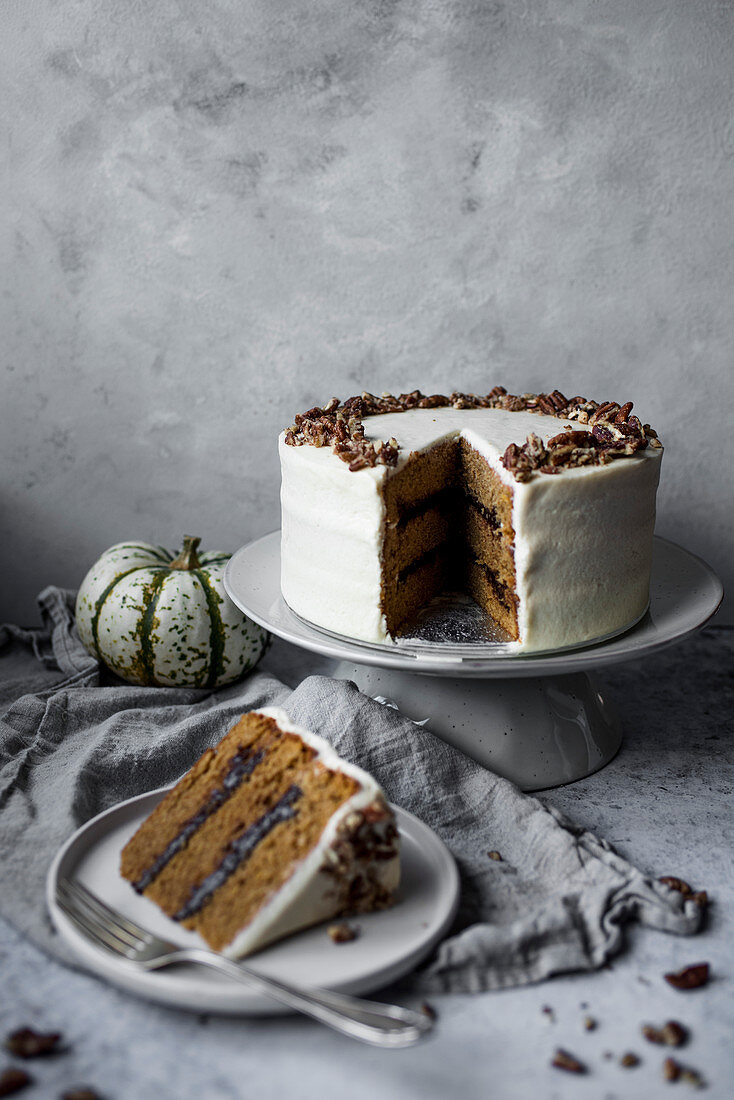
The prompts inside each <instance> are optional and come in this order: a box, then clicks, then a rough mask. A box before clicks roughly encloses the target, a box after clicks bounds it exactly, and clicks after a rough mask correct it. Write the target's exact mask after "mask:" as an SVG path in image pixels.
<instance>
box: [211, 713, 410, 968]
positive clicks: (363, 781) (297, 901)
mask: <svg viewBox="0 0 734 1100" xmlns="http://www.w3.org/2000/svg"><path fill="white" fill-rule="evenodd" d="M257 713H258V714H263V715H265V717H266V718H273V719H274V720H275V721H276V722H277V724H278V726H279V727H280V729H282V730H283V731H284V732H286V733H295V734H297V735H298V736H299V737H301V738H302V739H303V740H304V741H305V742H306V743H307V744H308V745H310V746H311V747H312V748H313V749H315V750H316V754H317V755H316V761H317V762H319V763H321V764H323V766H324V767H325V768H328V769H329V770H331V771H336V772H341V773H342V774H344V775H348V776H350V777H351V778H352V779H355V780H356V781H357V782H358V783H359V784H360V789H359V790H358V791H357V792H356V793H355V794H353V795H352V797H351V798H349V799H348V800H347V801H346V802H345V803H344V804H343V805H342V806H340V807H339V809H338V810H337V811H336V812H335V813H334V814H333V815H332V817H331V818H330V819H329V822H328V824H327V826H326V828H325V829H324V831H323V833H322V834H321V837H320V838H319V842H318V844H317V845H316V846H315V847H314V848H313V849H312V850H311V852H310V853H309V854H308V855H307V856H306V858H305V859H304V860H303V861H302V862H301V863H300V864H299V865H298V866H297V867H296V869H295V871H294V872H293V874H292V875H291V877H290V878H289V879H288V881H287V882H286V883H284V885H283V886H282V887H281V889H280V890H278V891H277V892H276V893H275V894H274V895H273V897H272V898H271V899H270V901H268V902H267V903H266V904H265V905H264V906H263V907H262V908H261V909H260V911H259V912H258V913H257V915H256V916H255V918H254V920H252V921H251V922H250V924H248V925H247V927H246V928H244V929H243V930H242V931H241V932H240V933H239V934H238V935H237V936H235V938H234V939H233V940H232V942H231V943H230V944H228V946H227V947H226V948H225V949H224V951H223V952H222V954H224V955H227V956H229V957H230V958H233V959H235V958H241V957H242V956H243V955H249V954H250V953H251V952H253V951H256V950H257V949H258V948H260V947H264V946H265V945H266V944H268V943H272V942H273V941H274V940H277V939H281V938H282V937H283V936H287V935H290V934H291V933H292V932H296V931H298V929H300V928H307V927H309V925H312V924H317V923H318V922H319V921H322V920H327V919H328V918H329V917H331V916H334V915H335V913H336V912H338V909H339V905H338V904H335V899H336V895H335V891H334V879H333V876H332V875H330V874H324V873H323V871H322V868H323V866H324V863H325V860H326V852H327V849H329V848H330V847H331V845H332V844H333V843H334V841H335V839H336V836H337V832H338V830H339V827H340V826H341V825H342V823H343V822H344V821H345V820H346V818H347V817H348V816H349V814H351V813H353V812H354V811H355V810H363V809H364V808H365V807H366V806H369V805H370V803H371V802H374V801H375V799H377V798H383V799H384V798H385V796H384V794H383V792H382V789H381V788H380V786H379V785H378V784H377V783H376V782H375V780H374V779H373V778H372V776H371V775H370V774H369V773H368V772H366V771H363V770H362V768H358V767H357V766H356V764H350V763H349V762H348V761H347V760H342V759H341V757H340V756H339V755H338V754H337V753H336V752H335V750H334V749H333V747H332V746H331V745H330V744H329V742H328V741H325V740H324V739H323V737H318V736H317V735H316V734H315V733H312V732H311V731H310V730H306V729H303V728H302V727H301V726H296V725H295V724H294V723H293V722H291V720H290V718H289V717H288V715H287V714H286V713H285V711H284V710H282V709H281V708H280V707H261V708H260V710H259V711H257ZM370 866H371V869H372V872H373V877H374V878H375V880H376V881H378V882H379V883H380V885H382V886H383V887H384V889H385V890H387V891H392V890H394V889H396V888H397V885H398V880H399V877H400V860H399V857H398V856H397V855H396V856H395V858H394V859H390V860H382V861H380V863H379V864H374V865H370Z"/></svg>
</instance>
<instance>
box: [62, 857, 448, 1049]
mask: <svg viewBox="0 0 734 1100" xmlns="http://www.w3.org/2000/svg"><path fill="white" fill-rule="evenodd" d="M56 902H57V904H58V906H59V908H60V909H61V910H62V911H63V912H64V913H65V914H66V916H67V917H68V918H69V919H70V920H71V921H72V923H73V924H75V925H76V927H77V928H78V929H79V930H80V931H81V932H83V933H84V935H85V936H87V938H88V939H89V940H91V942H92V943H93V944H95V945H96V946H97V947H100V948H103V949H104V950H106V951H108V952H110V953H111V954H112V955H119V956H120V957H122V958H123V959H127V960H128V962H130V963H131V964H133V965H135V966H137V967H139V968H140V969H142V970H158V969H160V968H161V967H164V966H170V965H172V964H174V963H186V962H189V963H199V964H201V965H202V966H210V967H212V968H213V969H214V970H219V971H220V973H222V974H226V975H227V977H229V978H234V979H235V981H238V982H244V983H245V984H246V985H248V986H250V988H251V989H256V990H258V991H259V992H261V993H266V994H267V995H268V996H269V997H272V998H273V1000H275V1001H279V1002H280V1003H281V1004H283V1005H287V1006H288V1008H293V1009H295V1010H296V1011H297V1012H303V1013H305V1014H306V1015H307V1016H312V1017H313V1018H314V1019H315V1020H318V1021H319V1022H320V1023H322V1024H326V1025H327V1026H328V1027H332V1028H334V1030H335V1031H341V1032H342V1033H343V1034H344V1035H349V1036H351V1038H353V1039H361V1041H362V1042H363V1043H371V1044H373V1045H374V1046H382V1047H406V1046H410V1045H412V1044H413V1043H415V1042H417V1041H418V1040H419V1039H420V1038H422V1037H423V1036H424V1035H426V1034H427V1033H428V1032H429V1031H430V1030H431V1028H432V1027H433V1020H432V1019H431V1017H430V1016H428V1014H427V1013H425V1012H415V1011H413V1010H412V1009H409V1008H402V1007H400V1006H399V1005H385V1004H380V1003H379V1002H377V1001H365V1000H362V999H361V998H359V997H350V996H347V995H346V994H343V993H332V992H330V991H329V990H326V989H301V988H299V987H297V986H293V985H286V983H285V982H281V981H279V980H276V979H275V978H268V977H266V976H265V975H264V974H261V973H260V972H259V971H257V970H252V969H250V967H245V966H241V965H240V964H239V963H235V962H232V961H231V960H230V959H226V958H224V956H223V955H217V954H215V952H213V951H207V950H205V949H204V948H197V947H179V946H177V945H176V944H175V943H170V942H169V941H168V940H162V939H160V938H159V937H158V936H154V935H153V933H152V932H149V931H148V930H147V929H145V928H142V927H141V926H140V925H139V924H136V923H135V921H133V920H131V919H130V918H129V917H125V916H123V914H122V913H118V912H117V911H116V910H114V909H112V908H110V906H109V905H107V904H106V903H105V902H104V901H102V899H101V898H99V897H97V896H96V894H93V893H92V892H91V890H88V889H87V887H86V886H84V885H83V884H82V883H81V882H79V881H78V880H71V879H63V878H62V879H59V880H58V883H57V886H56Z"/></svg>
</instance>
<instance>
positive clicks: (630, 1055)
mask: <svg viewBox="0 0 734 1100" xmlns="http://www.w3.org/2000/svg"><path fill="white" fill-rule="evenodd" d="M619 1064H620V1066H621V1067H622V1069H634V1068H635V1066H639V1064H640V1059H639V1058H638V1057H637V1055H636V1054H635V1053H634V1051H632V1050H628V1051H627V1053H626V1054H623V1055H622V1057H621V1058H620V1059H619Z"/></svg>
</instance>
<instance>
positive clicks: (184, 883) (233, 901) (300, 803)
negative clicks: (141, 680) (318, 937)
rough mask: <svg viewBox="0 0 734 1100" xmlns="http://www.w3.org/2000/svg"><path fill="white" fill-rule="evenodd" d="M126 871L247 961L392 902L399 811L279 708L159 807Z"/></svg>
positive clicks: (232, 739) (255, 714) (233, 737)
mask: <svg viewBox="0 0 734 1100" xmlns="http://www.w3.org/2000/svg"><path fill="white" fill-rule="evenodd" d="M120 870H121V874H122V876H123V878H126V879H128V880H129V881H130V882H131V884H132V886H133V888H134V889H135V890H136V891H137V892H138V893H139V894H143V895H144V896H145V897H147V898H149V899H150V900H151V901H154V902H155V903H156V904H157V905H158V906H160V908H161V909H162V910H163V912H164V913H166V915H167V916H169V917H170V918H171V919H172V920H174V921H177V922H179V923H180V924H182V925H183V926H184V927H185V928H188V929H190V930H193V931H196V932H198V933H199V934H200V935H201V936H202V937H203V939H204V940H206V942H207V943H208V944H209V946H210V947H212V948H213V949H214V950H216V951H221V952H222V953H223V954H225V955H229V956H230V957H233V958H237V957H240V956H243V955H247V954H250V953H251V952H253V951H255V950H257V949H258V948H260V947H263V946H265V945H266V944H268V943H271V942H273V941H274V940H277V939H281V938H282V937H284V936H287V935H290V934H291V933H292V932H295V931H297V930H299V929H302V928H306V927H308V926H309V925H312V924H316V923H318V922H320V921H323V920H327V919H330V918H332V917H335V916H338V915H340V914H344V913H364V912H369V911H371V910H375V909H383V908H385V907H387V906H388V905H390V904H391V902H392V900H393V895H394V892H395V890H396V888H397V885H398V880H399V874H400V860H399V846H398V832H397V828H396V825H395V817H394V814H393V812H392V810H391V809H390V807H389V806H388V804H387V802H386V800H385V797H384V794H383V792H382V791H381V789H380V787H379V786H378V785H377V783H376V782H375V780H374V779H373V778H372V777H371V776H370V775H369V774H368V773H367V772H365V771H363V770H362V769H361V768H358V767H356V766H355V765H353V764H350V763H348V762H347V761H345V760H342V759H341V758H340V757H339V756H338V755H337V754H336V752H335V751H334V749H333V748H332V747H331V746H330V745H329V744H328V742H327V741H325V740H324V739H323V738H321V737H318V736H317V735H316V734H314V733H311V732H310V731H308V730H305V729H302V728H301V727H299V726H296V725H294V724H293V723H292V722H291V721H290V720H289V718H288V716H287V714H286V713H285V712H284V711H283V710H281V709H280V708H278V707H264V708H262V709H261V710H259V711H252V712H251V713H249V714H246V715H244V716H243V717H242V718H241V719H240V721H239V722H238V723H237V724H236V725H235V726H234V727H233V728H232V729H231V730H230V731H229V733H228V734H227V735H226V736H225V737H224V738H223V739H222V741H220V743H219V744H218V745H217V746H216V748H212V749H207V751H206V752H205V753H204V754H203V755H202V756H201V757H200V758H199V760H197V762H196V763H195V764H194V766H193V767H192V768H191V769H190V771H188V772H187V773H186V775H184V776H183V778H182V779H180V780H179V782H178V783H177V784H176V786H175V787H173V789H172V790H171V791H169V792H168V794H167V795H165V797H164V798H163V799H162V801H161V802H160V803H159V804H158V805H157V806H156V808H155V810H154V811H153V812H152V814H151V815H150V816H149V817H148V818H147V819H146V820H145V821H144V822H143V824H142V825H141V826H140V828H139V829H138V830H137V832H136V833H135V835H134V836H133V837H132V838H131V839H130V841H129V842H128V843H127V845H126V846H125V848H124V849H123V851H122V857H121V866H120Z"/></svg>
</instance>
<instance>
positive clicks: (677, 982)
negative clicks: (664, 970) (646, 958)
mask: <svg viewBox="0 0 734 1100" xmlns="http://www.w3.org/2000/svg"><path fill="white" fill-rule="evenodd" d="M663 977H664V978H665V980H666V982H667V983H668V985H672V987H673V989H680V990H682V991H685V990H687V989H700V988H701V986H704V985H707V984H708V980H709V964H708V963H694V964H693V966H684V967H683V968H682V969H681V970H675V971H672V972H671V973H669V974H664V975H663Z"/></svg>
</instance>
